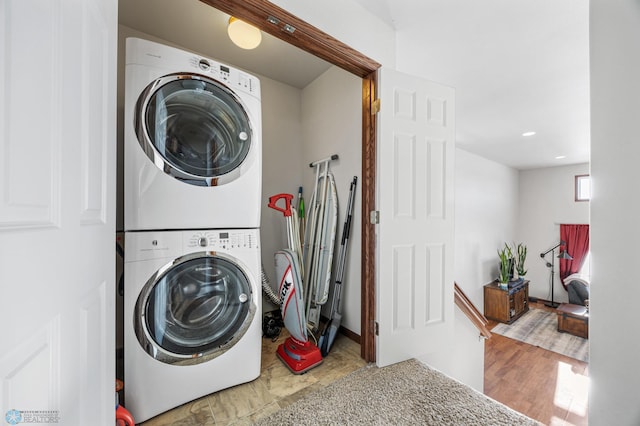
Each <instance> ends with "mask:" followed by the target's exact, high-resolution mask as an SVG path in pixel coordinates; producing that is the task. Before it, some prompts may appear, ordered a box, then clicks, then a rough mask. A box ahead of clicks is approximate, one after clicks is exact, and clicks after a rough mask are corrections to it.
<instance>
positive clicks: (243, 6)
mask: <svg viewBox="0 0 640 426" xmlns="http://www.w3.org/2000/svg"><path fill="white" fill-rule="evenodd" d="M200 1H201V2H203V3H205V4H208V5H209V6H212V7H214V8H216V9H218V10H221V11H222V12H225V13H227V14H229V15H232V16H234V17H236V18H238V19H241V20H243V21H245V22H248V23H250V24H252V25H254V26H255V27H257V28H259V29H260V30H262V31H264V32H266V33H268V34H271V35H272V36H274V37H276V38H279V39H280V40H283V41H285V42H287V43H289V44H291V45H293V46H296V47H298V48H300V49H302V50H304V51H306V52H308V53H311V54H312V55H315V56H317V57H319V58H321V59H324V60H325V61H327V62H329V63H331V64H333V65H335V66H337V67H340V68H342V69H344V70H346V71H348V72H350V73H352V74H355V75H356V76H358V77H360V78H362V212H361V215H362V229H361V233H362V247H361V252H362V255H361V259H362V260H361V265H360V267H361V302H360V304H361V319H360V324H361V331H360V354H361V356H362V358H364V359H365V361H367V362H374V361H375V354H376V348H375V339H376V336H375V318H376V317H375V315H376V312H375V305H376V294H375V272H376V264H375V244H376V242H375V224H372V223H371V220H370V212H373V211H375V210H376V199H375V193H376V142H377V141H376V134H377V120H376V112H377V110H376V107H375V100H376V99H377V82H378V77H377V75H378V73H377V71H378V69H379V68H380V67H381V65H380V64H379V63H378V62H376V61H374V60H373V59H371V58H368V57H367V56H365V55H363V54H362V53H360V52H358V51H357V50H355V49H353V48H351V47H349V46H348V45H346V44H344V43H342V42H341V41H340V40H337V39H335V38H334V37H332V36H330V35H329V34H327V33H325V32H323V31H321V30H320V29H318V28H316V27H314V26H313V25H310V24H309V23H307V22H305V21H303V20H301V19H299V18H298V17H296V16H294V15H292V14H291V13H289V12H287V11H286V10H284V9H282V8H281V7H279V6H276V5H275V4H273V3H271V2H269V1H267V0H244V1H241V2H240V1H234V0H200ZM272 18H275V20H274V19H272ZM275 21H277V23H272V22H275ZM285 26H289V27H287V28H293V29H294V31H287V30H285V29H284V28H285Z"/></svg>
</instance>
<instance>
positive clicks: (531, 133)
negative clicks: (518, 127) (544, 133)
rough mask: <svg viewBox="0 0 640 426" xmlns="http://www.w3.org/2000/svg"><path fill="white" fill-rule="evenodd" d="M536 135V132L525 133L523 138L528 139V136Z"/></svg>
mask: <svg viewBox="0 0 640 426" xmlns="http://www.w3.org/2000/svg"><path fill="white" fill-rule="evenodd" d="M535 134H536V132H524V133H523V134H522V136H524V137H527V136H533V135H535Z"/></svg>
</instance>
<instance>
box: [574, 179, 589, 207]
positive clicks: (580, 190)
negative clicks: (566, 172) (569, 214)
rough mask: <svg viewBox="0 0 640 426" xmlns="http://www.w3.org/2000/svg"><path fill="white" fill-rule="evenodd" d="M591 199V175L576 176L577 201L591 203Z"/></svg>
mask: <svg viewBox="0 0 640 426" xmlns="http://www.w3.org/2000/svg"><path fill="white" fill-rule="evenodd" d="M590 199H591V177H590V176H589V175H577V176H576V188H575V200H576V201H589V200H590Z"/></svg>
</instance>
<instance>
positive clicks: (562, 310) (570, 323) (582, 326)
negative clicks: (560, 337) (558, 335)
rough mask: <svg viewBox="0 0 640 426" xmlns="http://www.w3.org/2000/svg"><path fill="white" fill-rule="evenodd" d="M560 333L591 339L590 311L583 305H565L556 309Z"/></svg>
mask: <svg viewBox="0 0 640 426" xmlns="http://www.w3.org/2000/svg"><path fill="white" fill-rule="evenodd" d="M556 313H557V314H558V331H561V332H564V333H569V334H573V335H574V336H578V337H584V338H585V339H588V338H589V311H588V310H587V308H586V307H584V306H581V305H573V304H571V303H563V304H561V305H560V306H558V309H556Z"/></svg>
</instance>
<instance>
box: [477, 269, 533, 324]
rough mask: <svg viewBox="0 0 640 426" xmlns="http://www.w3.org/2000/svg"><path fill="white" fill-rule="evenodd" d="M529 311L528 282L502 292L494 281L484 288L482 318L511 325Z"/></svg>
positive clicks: (525, 281)
mask: <svg viewBox="0 0 640 426" xmlns="http://www.w3.org/2000/svg"><path fill="white" fill-rule="evenodd" d="M528 310H529V281H528V280H524V281H522V282H521V283H518V284H516V285H514V286H512V287H509V288H507V289H506V290H503V289H501V288H500V286H498V282H497V281H494V282H491V283H489V284H487V285H485V286H484V316H485V317H487V318H488V319H492V320H495V321H500V322H504V323H507V324H511V323H512V322H514V321H515V320H517V319H518V318H520V317H521V316H522V315H523V314H524V313H525V312H527V311H528Z"/></svg>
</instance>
